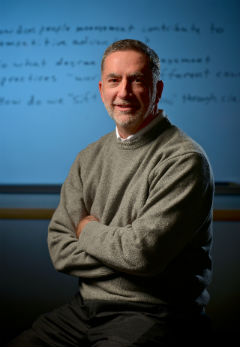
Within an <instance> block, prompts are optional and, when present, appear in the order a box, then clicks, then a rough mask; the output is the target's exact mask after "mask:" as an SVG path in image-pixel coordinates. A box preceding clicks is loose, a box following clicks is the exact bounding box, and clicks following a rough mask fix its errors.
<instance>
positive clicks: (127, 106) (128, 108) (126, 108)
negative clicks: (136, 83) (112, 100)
mask: <svg viewBox="0 0 240 347" xmlns="http://www.w3.org/2000/svg"><path fill="white" fill-rule="evenodd" d="M113 106H114V107H115V108H116V109H118V110H120V111H125V112H127V111H133V110H135V109H136V106H135V105H132V104H114V105H113Z"/></svg>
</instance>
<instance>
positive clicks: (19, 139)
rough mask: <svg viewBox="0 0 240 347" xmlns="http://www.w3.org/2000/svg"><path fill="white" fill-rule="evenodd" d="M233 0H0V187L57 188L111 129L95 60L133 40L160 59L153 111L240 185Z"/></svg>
mask: <svg viewBox="0 0 240 347" xmlns="http://www.w3.org/2000/svg"><path fill="white" fill-rule="evenodd" d="M239 14H240V1H234V0H218V1H217V0H202V1H191V0H189V1H187V0H168V1H162V0H159V1H157V0H131V1H126V0H122V1H120V2H117V3H115V2H113V1H108V0H102V1H101V2H100V1H93V0H88V1H86V2H85V1H81V0H79V1H77V0H56V1H54V0H41V1H40V0H39V1H31V0H6V1H5V0H2V1H0V19H1V20H0V163H1V170H0V184H10V185H11V184H62V182H63V181H64V179H65V178H66V175H67V173H68V171H69V168H70V166H71V164H72V162H73V160H74V158H75V157H76V155H77V153H78V152H79V151H80V150H81V149H83V148H85V147H86V146H87V145H88V144H89V143H91V142H93V141H95V140H97V139H98V138H100V137H101V136H102V135H104V134H106V133H107V132H110V131H112V130H113V129H114V126H115V125H114V123H113V121H112V120H111V119H110V117H109V116H108V114H107V112H106V110H105V108H104V106H103V104H102V102H101V99H100V95H99V91H98V81H99V80H100V61H101V57H102V54H103V52H104V50H105V49H106V47H107V46H108V45H109V44H111V43H112V42H113V41H115V40H118V39H123V38H135V39H139V40H142V41H143V42H145V43H147V44H149V45H150V46H151V47H152V48H153V49H154V50H155V51H156V52H157V53H158V55H159V57H160V60H161V78H162V80H163V82H164V86H165V87H164V91H163V95H162V99H161V101H160V103H159V108H163V109H164V110H165V112H166V114H167V115H168V118H169V120H170V121H171V122H172V123H174V124H175V125H177V126H179V127H180V128H181V129H182V130H183V131H185V132H186V133H188V134H189V135H190V136H191V137H193V138H194V139H195V140H196V141H197V142H199V143H200V145H202V147H203V148H204V149H205V151H206V153H207V155H208V157H209V159H210V162H211V164H212V167H213V172H214V176H215V180H216V181H234V182H240V160H239V159H240V158H239V148H240V140H239V137H240V136H239V129H240V112H239V107H240V67H239V61H240V44H239V34H240V24H239V22H240V21H239Z"/></svg>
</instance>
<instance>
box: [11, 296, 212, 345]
mask: <svg viewBox="0 0 240 347" xmlns="http://www.w3.org/2000/svg"><path fill="white" fill-rule="evenodd" d="M207 330H208V319H207V316H205V314H204V313H202V312H200V311H195V310H194V311H192V310H186V311H183V310H180V309H178V310H176V309H174V310H173V309H169V307H166V306H165V305H148V304H139V303H116V302H114V303H113V302H107V301H89V302H83V300H82V298H81V296H80V294H77V295H76V296H75V297H74V298H73V300H71V301H70V302H69V303H68V304H66V305H64V306H61V307H60V308H58V309H55V310H53V311H52V312H49V313H46V314H43V315H42V316H40V317H39V318H38V319H37V320H36V321H35V322H34V323H33V325H32V327H31V329H29V330H26V331H24V332H23V333H22V334H21V335H19V336H18V337H16V338H15V339H14V340H12V341H11V342H9V344H8V345H7V346H8V347H12V346H18V347H30V346H31V347H34V346H50V347H54V346H56V347H57V346H59V347H60V346H61V347H63V346H64V347H67V346H81V347H90V346H92V347H123V346H124V347H131V346H146V347H159V346H179V344H181V343H184V345H185V346H193V345H194V346H196V345H199V346H200V345H201V344H202V343H204V344H205V345H206V342H207V341H206V340H205V338H206V336H205V335H206V332H207Z"/></svg>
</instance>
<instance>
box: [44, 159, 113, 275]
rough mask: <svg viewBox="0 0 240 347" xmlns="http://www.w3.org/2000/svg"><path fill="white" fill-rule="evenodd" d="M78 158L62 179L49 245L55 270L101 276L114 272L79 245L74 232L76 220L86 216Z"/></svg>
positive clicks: (49, 229)
mask: <svg viewBox="0 0 240 347" xmlns="http://www.w3.org/2000/svg"><path fill="white" fill-rule="evenodd" d="M78 162H79V161H78V158H77V159H76V160H75V162H74V163H73V165H72V167H71V169H70V172H69V175H68V177H67V179H66V180H65V182H64V184H63V186H62V189H61V196H60V203H59V205H58V207H57V209H56V210H55V212H54V214H53V217H52V219H51V221H50V224H49V228H48V248H49V253H50V257H51V260H52V262H53V265H54V267H55V268H56V270H58V271H61V272H64V273H67V274H69V275H73V276H77V277H82V278H101V277H105V276H108V275H109V274H112V273H113V270H112V269H110V268H108V267H106V266H105V265H103V264H102V263H101V261H100V260H98V259H96V258H95V257H94V256H91V255H90V254H87V253H86V252H85V251H84V250H83V249H80V247H79V242H78V239H77V237H76V234H75V229H76V227H77V225H78V223H79V220H80V219H82V218H83V217H84V216H86V215H87V214H88V213H87V211H86V208H85V205H84V201H83V196H82V182H81V178H80V168H79V164H78Z"/></svg>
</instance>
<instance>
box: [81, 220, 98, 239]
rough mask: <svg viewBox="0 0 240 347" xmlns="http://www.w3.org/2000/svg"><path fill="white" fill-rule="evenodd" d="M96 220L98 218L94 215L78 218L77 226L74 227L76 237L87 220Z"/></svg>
mask: <svg viewBox="0 0 240 347" xmlns="http://www.w3.org/2000/svg"><path fill="white" fill-rule="evenodd" d="M93 221H94V222H98V219H97V218H96V217H94V216H86V217H84V218H83V219H81V220H80V222H79V223H78V226H77V228H76V236H77V238H79V236H80V234H81V232H82V230H83V228H84V227H85V226H86V224H87V223H89V222H93Z"/></svg>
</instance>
